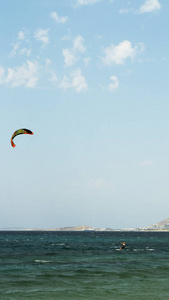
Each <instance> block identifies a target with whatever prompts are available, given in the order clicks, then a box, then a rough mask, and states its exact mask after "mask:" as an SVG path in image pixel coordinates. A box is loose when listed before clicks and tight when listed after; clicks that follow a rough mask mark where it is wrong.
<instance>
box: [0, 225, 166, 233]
mask: <svg viewBox="0 0 169 300" xmlns="http://www.w3.org/2000/svg"><path fill="white" fill-rule="evenodd" d="M150 227H151V228H148V227H147V228H146V227H145V228H122V229H111V228H94V227H91V226H75V227H62V228H45V229H44V228H43V229H39V228H1V229H0V231H51V232H52V231H54V232H64V231H65V232H67V231H74V232H86V231H87V232H90V231H91V232H169V228H166V229H165V228H164V229H162V228H153V227H152V226H150Z"/></svg>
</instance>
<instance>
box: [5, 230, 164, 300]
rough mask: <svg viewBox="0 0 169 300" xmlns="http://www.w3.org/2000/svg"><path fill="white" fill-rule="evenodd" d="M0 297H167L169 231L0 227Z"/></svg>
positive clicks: (13, 299) (154, 298) (60, 299)
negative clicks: (2, 229) (14, 230)
mask: <svg viewBox="0 0 169 300" xmlns="http://www.w3.org/2000/svg"><path fill="white" fill-rule="evenodd" d="M123 241H125V242H126V248H125V249H123V250H121V251H120V250H119V248H120V242H123ZM0 299H2V300H6V299H11V300H15V299H17V300H18V299H59V300H62V299H69V300H71V299H73V300H76V299H91V300H93V299H128V300H132V299H138V300H150V299H153V300H156V299H169V232H9V231H6V232H3V231H1V232H0Z"/></svg>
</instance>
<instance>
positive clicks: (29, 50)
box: [19, 47, 32, 56]
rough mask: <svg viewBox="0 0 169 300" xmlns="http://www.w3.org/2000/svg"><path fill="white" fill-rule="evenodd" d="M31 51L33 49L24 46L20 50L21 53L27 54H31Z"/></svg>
mask: <svg viewBox="0 0 169 300" xmlns="http://www.w3.org/2000/svg"><path fill="white" fill-rule="evenodd" d="M31 51H32V49H31V48H26V47H25V48H22V49H21V50H20V52H19V53H20V54H26V55H27V56H30V54H31Z"/></svg>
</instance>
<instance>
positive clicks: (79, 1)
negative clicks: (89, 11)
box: [76, 0, 102, 6]
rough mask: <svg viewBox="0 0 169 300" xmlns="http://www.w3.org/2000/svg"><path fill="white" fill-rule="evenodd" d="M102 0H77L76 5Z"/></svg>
mask: <svg viewBox="0 0 169 300" xmlns="http://www.w3.org/2000/svg"><path fill="white" fill-rule="evenodd" d="M100 1H102V0H77V2H76V5H77V6H81V5H89V4H94V3H96V2H100Z"/></svg>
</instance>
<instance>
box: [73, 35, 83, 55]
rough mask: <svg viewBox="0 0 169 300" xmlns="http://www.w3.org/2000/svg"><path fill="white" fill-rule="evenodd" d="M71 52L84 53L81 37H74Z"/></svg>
mask: <svg viewBox="0 0 169 300" xmlns="http://www.w3.org/2000/svg"><path fill="white" fill-rule="evenodd" d="M73 51H74V52H79V53H84V52H85V51H86V47H85V45H84V38H83V37H82V36H81V35H78V36H77V37H75V39H74V41H73Z"/></svg>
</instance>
